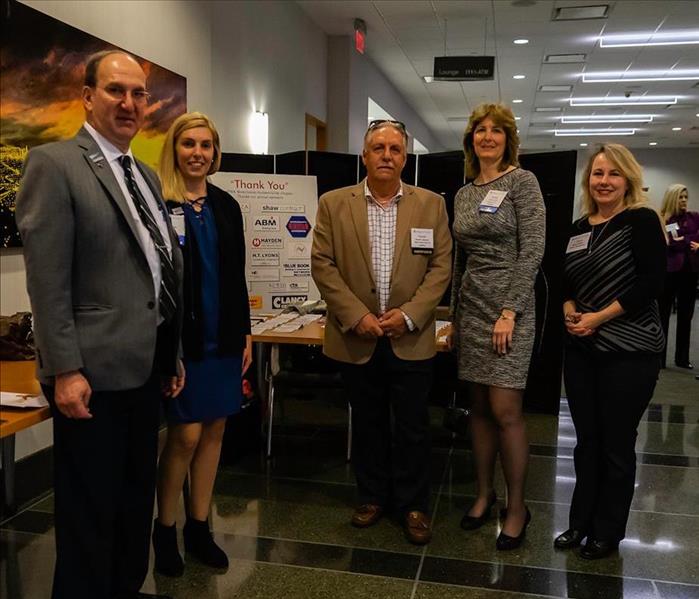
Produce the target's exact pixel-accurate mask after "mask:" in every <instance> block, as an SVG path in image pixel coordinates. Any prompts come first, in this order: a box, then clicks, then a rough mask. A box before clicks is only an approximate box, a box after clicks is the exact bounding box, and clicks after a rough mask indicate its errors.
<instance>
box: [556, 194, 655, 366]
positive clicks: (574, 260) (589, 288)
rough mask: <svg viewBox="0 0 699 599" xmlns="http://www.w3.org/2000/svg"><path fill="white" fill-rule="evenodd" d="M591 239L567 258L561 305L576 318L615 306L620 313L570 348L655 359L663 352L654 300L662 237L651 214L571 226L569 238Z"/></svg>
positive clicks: (645, 211)
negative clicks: (567, 304)
mask: <svg viewBox="0 0 699 599" xmlns="http://www.w3.org/2000/svg"><path fill="white" fill-rule="evenodd" d="M585 233H590V238H589V241H588V243H587V247H585V248H584V249H580V250H578V251H575V252H569V253H567V254H566V259H565V279H566V280H565V290H564V301H565V300H573V301H575V303H576V305H577V309H578V311H579V312H597V311H599V310H602V309H603V308H606V307H607V306H608V305H609V304H611V303H612V302H613V301H614V300H617V301H618V302H619V303H620V304H621V306H622V307H623V308H624V311H625V313H624V314H622V315H621V316H618V317H617V318H614V319H612V320H610V321H608V322H606V323H604V324H603V325H601V326H600V327H599V328H598V329H597V332H596V333H595V334H594V335H591V336H589V337H573V336H571V335H568V341H569V343H572V344H574V345H576V346H578V347H581V348H584V349H589V350H595V351H602V352H644V353H656V352H661V351H662V350H663V345H664V337H663V331H662V327H661V325H660V316H659V313H658V302H657V298H658V297H659V296H660V294H661V292H662V288H663V279H664V277H665V268H666V260H665V252H666V244H665V236H664V234H663V230H662V227H661V225H660V221H659V219H658V215H657V214H656V213H655V212H654V211H653V210H651V209H650V208H636V209H633V210H625V211H623V212H620V213H619V214H617V215H616V216H614V217H613V218H612V219H610V220H608V221H607V222H604V223H601V224H599V225H594V226H593V225H590V223H589V221H588V219H587V218H581V219H579V220H577V221H575V222H574V223H573V226H572V230H571V235H570V236H571V237H574V236H576V235H581V234H585Z"/></svg>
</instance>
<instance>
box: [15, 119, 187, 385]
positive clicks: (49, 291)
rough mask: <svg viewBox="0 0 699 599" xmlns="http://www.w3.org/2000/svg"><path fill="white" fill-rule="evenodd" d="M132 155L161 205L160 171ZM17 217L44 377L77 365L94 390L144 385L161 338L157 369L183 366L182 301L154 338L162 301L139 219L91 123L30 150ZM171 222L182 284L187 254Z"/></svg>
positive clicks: (170, 371) (168, 372) (165, 371)
mask: <svg viewBox="0 0 699 599" xmlns="http://www.w3.org/2000/svg"><path fill="white" fill-rule="evenodd" d="M135 162H136V164H137V166H138V169H139V171H140V172H141V173H142V175H143V177H144V179H145V180H146V182H147V183H148V186H149V187H150V190H151V191H152V193H153V196H154V197H155V198H156V201H158V202H161V203H162V200H161V199H160V198H161V194H160V183H159V181H158V178H157V176H156V175H155V173H153V171H151V169H150V168H148V167H147V166H146V165H145V164H143V163H142V162H140V161H138V160H136V161H135ZM47 198H50V205H48V204H47V201H46V199H47ZM162 207H163V210H165V206H164V204H163V206H162ZM16 218H17V225H18V228H19V230H20V232H21V235H22V239H23V242H24V260H25V264H26V270H27V289H28V291H29V295H30V298H31V304H32V310H33V312H34V314H35V318H34V323H35V328H34V333H35V337H36V347H37V350H36V353H37V378H38V379H39V380H40V381H41V382H42V383H43V384H48V385H52V384H53V378H54V376H55V375H56V374H60V373H63V372H70V371H74V370H80V371H81V372H82V373H83V374H84V375H85V377H86V378H87V380H88V382H89V383H90V386H91V388H92V390H93V391H104V390H108V391H120V390H125V389H133V388H137V387H139V386H141V385H143V384H144V383H146V381H147V380H148V379H149V377H150V376H151V374H152V372H153V364H154V357H155V354H156V341H158V346H159V351H158V358H159V359H158V365H157V369H158V370H159V371H160V374H162V375H164V376H175V375H176V374H177V363H178V358H179V355H178V353H179V338H180V330H181V324H182V302H181V301H180V302H178V307H177V311H176V313H175V316H174V317H173V318H172V320H171V322H170V323H169V324H168V325H167V326H165V327H161V328H160V337H161V338H160V339H157V337H158V318H159V309H158V302H157V301H156V297H155V288H154V286H153V278H152V275H151V271H150V268H149V265H148V262H147V260H146V256H145V254H144V252H143V250H142V248H141V246H140V243H139V240H138V234H137V233H136V224H135V222H134V220H133V217H132V215H131V212H130V210H129V207H128V205H127V203H126V199H125V198H124V194H123V193H122V191H121V188H120V187H119V184H118V182H117V180H116V179H115V177H114V174H113V172H112V169H111V168H110V167H109V165H108V164H107V162H106V160H105V158H104V156H103V155H102V152H101V150H100V148H99V146H98V144H97V142H96V141H95V140H94V139H93V138H92V136H91V135H90V134H89V133H88V132H87V131H86V130H85V129H84V128H81V129H80V131H79V132H78V134H77V135H76V136H75V137H74V138H73V139H71V140H68V141H64V142H57V143H49V144H46V145H42V146H39V147H37V148H33V149H32V150H31V151H30V152H29V156H28V157H27V161H26V163H25V169H24V176H23V179H22V186H21V188H20V191H19V194H18V199H17V210H16ZM165 220H166V222H167V226H168V231H169V234H170V240H171V245H172V262H173V266H174V268H175V272H176V274H177V277H178V280H179V281H180V285H181V280H182V267H183V264H182V255H181V252H180V251H179V249H178V243H177V235H176V234H175V232H174V230H173V228H172V226H171V224H170V222H169V219H165ZM180 292H181V289H180Z"/></svg>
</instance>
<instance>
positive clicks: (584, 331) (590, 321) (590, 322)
mask: <svg viewBox="0 0 699 599" xmlns="http://www.w3.org/2000/svg"><path fill="white" fill-rule="evenodd" d="M601 324H602V318H601V317H600V314H599V312H585V313H584V314H581V315H580V318H578V320H577V322H575V323H574V324H571V325H570V326H569V327H568V330H569V331H570V333H571V334H573V335H576V336H577V337H587V336H589V335H592V334H593V333H595V331H596V330H597V327H599V326H600V325H601Z"/></svg>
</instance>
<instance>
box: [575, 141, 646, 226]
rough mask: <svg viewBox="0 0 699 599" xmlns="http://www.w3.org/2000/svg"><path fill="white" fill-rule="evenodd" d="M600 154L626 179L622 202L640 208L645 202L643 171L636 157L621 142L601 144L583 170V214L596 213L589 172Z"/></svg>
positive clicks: (626, 205)
mask: <svg viewBox="0 0 699 599" xmlns="http://www.w3.org/2000/svg"><path fill="white" fill-rule="evenodd" d="M600 154H604V155H605V156H606V157H607V160H609V161H610V162H611V163H612V164H613V165H614V167H615V168H616V169H618V170H619V172H620V173H621V174H622V176H623V177H624V179H626V193H625V194H624V199H623V204H624V206H625V207H626V208H640V207H641V206H645V205H646V203H647V200H646V196H645V194H644V193H643V173H642V172H641V165H640V164H638V161H637V160H636V158H634V155H633V154H632V153H631V151H630V150H629V149H628V148H627V147H625V146H622V145H621V144H603V145H601V146H600V147H599V148H598V150H597V151H596V152H594V153H593V154H592V155H591V156H590V158H589V160H588V161H587V166H586V167H585V171H584V172H583V176H582V181H581V183H580V186H581V187H582V192H583V197H582V206H581V212H582V215H583V216H590V215H591V214H596V213H597V204H596V203H595V200H594V199H593V198H592V195H591V194H590V174H591V173H592V163H593V162H594V161H595V158H597V156H599V155H600Z"/></svg>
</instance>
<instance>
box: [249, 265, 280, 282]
mask: <svg viewBox="0 0 699 599" xmlns="http://www.w3.org/2000/svg"><path fill="white" fill-rule="evenodd" d="M278 280H279V269H278V268H251V269H250V270H249V271H248V281H263V282H264V281H278Z"/></svg>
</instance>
